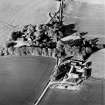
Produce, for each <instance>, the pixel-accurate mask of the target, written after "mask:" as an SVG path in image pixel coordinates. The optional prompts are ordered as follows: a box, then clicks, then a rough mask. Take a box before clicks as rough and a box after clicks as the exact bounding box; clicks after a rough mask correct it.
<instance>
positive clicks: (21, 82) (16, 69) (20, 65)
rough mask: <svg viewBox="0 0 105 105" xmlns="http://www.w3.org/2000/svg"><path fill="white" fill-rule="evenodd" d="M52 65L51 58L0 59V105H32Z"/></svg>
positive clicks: (46, 79)
mask: <svg viewBox="0 0 105 105" xmlns="http://www.w3.org/2000/svg"><path fill="white" fill-rule="evenodd" d="M54 65H55V60H54V59H52V58H45V57H33V56H28V57H0V105H33V103H34V102H35V101H36V100H37V99H38V97H39V96H40V94H41V93H42V91H43V89H44V88H45V86H46V83H47V81H48V79H49V77H50V75H51V73H52V70H53V67H54Z"/></svg>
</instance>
